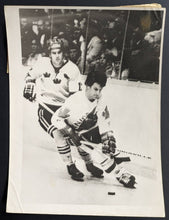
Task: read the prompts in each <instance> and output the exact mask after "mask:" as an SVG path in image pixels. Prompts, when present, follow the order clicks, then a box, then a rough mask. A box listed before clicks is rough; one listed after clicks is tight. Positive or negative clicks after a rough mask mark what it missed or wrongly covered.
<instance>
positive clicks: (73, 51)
mask: <svg viewBox="0 0 169 220" xmlns="http://www.w3.org/2000/svg"><path fill="white" fill-rule="evenodd" d="M79 57H80V49H79V47H78V45H76V44H75V43H73V42H72V43H70V45H69V58H70V60H71V61H72V62H73V63H75V64H77V62H78V60H79Z"/></svg>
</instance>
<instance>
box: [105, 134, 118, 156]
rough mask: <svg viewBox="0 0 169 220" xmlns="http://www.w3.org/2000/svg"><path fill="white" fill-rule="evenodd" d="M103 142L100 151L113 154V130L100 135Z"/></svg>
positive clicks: (114, 143) (114, 150)
mask: <svg viewBox="0 0 169 220" xmlns="http://www.w3.org/2000/svg"><path fill="white" fill-rule="evenodd" d="M101 140H102V143H103V147H102V152H103V153H104V154H113V155H114V154H115V152H116V139H115V138H114V136H113V132H112V131H109V132H106V133H104V134H102V135H101Z"/></svg>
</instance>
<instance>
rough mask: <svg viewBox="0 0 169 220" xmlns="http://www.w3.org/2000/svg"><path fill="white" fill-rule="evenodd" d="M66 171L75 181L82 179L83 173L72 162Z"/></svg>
mask: <svg viewBox="0 0 169 220" xmlns="http://www.w3.org/2000/svg"><path fill="white" fill-rule="evenodd" d="M67 169H68V173H69V174H70V175H71V178H72V179H73V180H76V181H83V176H84V174H83V173H82V172H81V171H80V170H78V169H77V167H76V165H75V164H74V163H73V164H71V165H69V166H67Z"/></svg>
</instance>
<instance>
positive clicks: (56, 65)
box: [23, 37, 81, 137]
mask: <svg viewBox="0 0 169 220" xmlns="http://www.w3.org/2000/svg"><path fill="white" fill-rule="evenodd" d="M48 49H49V57H42V58H41V59H39V61H38V62H37V63H36V64H35V65H34V66H33V67H32V69H30V71H29V72H28V74H27V76H26V79H25V87H24V92H23V95H24V97H25V98H26V99H28V100H29V101H34V100H35V99H36V100H37V102H39V108H38V117H39V123H40V125H41V127H42V128H43V129H44V130H45V131H46V132H48V133H49V134H50V135H51V136H52V137H53V134H52V132H53V130H54V129H55V128H54V126H53V125H52V124H51V117H52V112H55V111H56V110H57V109H58V108H60V106H62V104H63V103H64V101H65V100H66V99H67V98H68V97H69V96H70V95H71V94H73V93H74V92H77V91H79V82H80V81H81V79H80V77H81V74H80V71H79V69H78V67H77V66H76V64H74V63H73V62H72V61H70V60H69V59H68V58H67V48H65V46H64V44H63V42H62V41H61V40H60V39H58V38H57V37H54V38H53V39H51V40H50V42H49V48H48ZM44 106H45V107H44Z"/></svg>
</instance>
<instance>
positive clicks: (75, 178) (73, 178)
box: [71, 176, 84, 182]
mask: <svg viewBox="0 0 169 220" xmlns="http://www.w3.org/2000/svg"><path fill="white" fill-rule="evenodd" d="M71 178H72V180H75V181H78V182H83V181H84V179H83V178H78V177H73V176H71Z"/></svg>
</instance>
